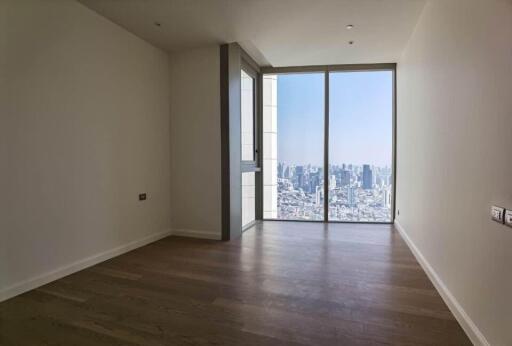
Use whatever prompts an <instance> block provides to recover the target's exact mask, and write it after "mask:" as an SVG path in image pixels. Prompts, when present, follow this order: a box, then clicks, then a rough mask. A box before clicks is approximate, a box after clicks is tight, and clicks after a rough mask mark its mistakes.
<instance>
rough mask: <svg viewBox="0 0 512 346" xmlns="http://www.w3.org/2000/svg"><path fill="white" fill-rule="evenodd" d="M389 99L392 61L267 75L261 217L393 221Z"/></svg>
mask: <svg viewBox="0 0 512 346" xmlns="http://www.w3.org/2000/svg"><path fill="white" fill-rule="evenodd" d="M326 79H328V80H326ZM326 88H327V89H326ZM326 93H327V94H326ZM393 100H394V68H392V67H391V68H383V69H371V68H370V69H368V70H367V69H360V70H351V71H348V70H346V69H344V68H341V69H339V70H336V69H330V68H325V69H324V70H320V71H319V72H308V73H306V72H292V73H291V72H289V71H285V72H280V71H279V69H276V73H268V74H264V75H263V100H262V101H263V112H262V113H263V114H262V115H263V121H262V125H263V128H262V138H263V218H264V219H278V220H309V221H342V222H391V221H392V218H393V191H394V189H393V165H394V163H393V136H394V133H393V125H394V121H393V119H394V108H393V107H394V106H393V104H394V101H393ZM325 125H327V126H325ZM325 167H326V168H327V169H328V171H327V172H325V171H324V168H325ZM325 196H327V197H326V198H324V197H325ZM326 211H327V212H326Z"/></svg>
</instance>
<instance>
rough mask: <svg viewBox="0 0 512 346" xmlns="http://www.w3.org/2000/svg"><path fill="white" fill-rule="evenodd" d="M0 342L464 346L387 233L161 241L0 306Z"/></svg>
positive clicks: (292, 228)
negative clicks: (221, 240)
mask: <svg viewBox="0 0 512 346" xmlns="http://www.w3.org/2000/svg"><path fill="white" fill-rule="evenodd" d="M0 345H23V346H25V345H66V346H68V345H144V346H151V345H244V346H245V345H273V346H275V345H470V341H469V340H468V338H467V337H466V335H465V334H464V332H463V331H462V329H461V327H460V326H459V324H458V323H457V322H456V321H455V319H454V317H453V316H452V314H451V313H450V311H449V310H448V308H447V307H446V305H445V304H444V303H443V301H442V300H441V297H440V296H439V294H438V293H437V292H436V290H435V289H434V287H433V286H432V284H431V283H430V281H429V280H428V278H427V276H426V275H425V273H424V272H423V271H422V269H421V267H420V266H419V265H418V263H417V262H416V260H415V259H414V256H413V255H412V253H411V252H410V251H409V249H408V248H407V246H406V244H405V243H404V241H403V240H402V239H401V238H400V236H399V234H398V233H397V232H396V231H394V230H393V228H392V226H388V225H349V224H329V225H327V224H322V223H295V222H270V221H268V222H265V223H263V224H260V225H256V226H255V227H253V228H252V229H250V230H248V231H246V232H245V233H244V235H243V237H242V239H240V240H236V241H231V242H217V241H209V240H197V239H196V240H195V239H187V238H180V237H169V238H166V239H163V240H160V241H158V242H155V243H153V244H150V245H147V246H145V247H142V248H140V249H137V250H135V251H132V252H130V253H127V254H125V255H122V256H119V257H117V258H114V259H112V260H109V261H106V262H104V263H101V264H99V265H96V266H94V267H91V268H89V269H86V270H83V271H81V272H78V273H76V274H73V275H70V276H68V277H65V278H63V279H60V280H58V281H56V282H53V283H51V284H48V285H46V286H43V287H41V288H38V289H36V290H33V291H31V292H28V293H25V294H23V295H21V296H18V297H16V298H13V299H10V300H8V301H5V302H3V303H0Z"/></svg>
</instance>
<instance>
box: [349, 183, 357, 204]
mask: <svg viewBox="0 0 512 346" xmlns="http://www.w3.org/2000/svg"><path fill="white" fill-rule="evenodd" d="M347 200H348V205H350V206H354V205H355V204H356V193H355V188H354V187H352V186H350V187H349V188H348V189H347Z"/></svg>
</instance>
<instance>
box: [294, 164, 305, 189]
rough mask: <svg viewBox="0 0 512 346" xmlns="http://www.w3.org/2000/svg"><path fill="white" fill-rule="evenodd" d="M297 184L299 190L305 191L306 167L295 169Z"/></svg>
mask: <svg viewBox="0 0 512 346" xmlns="http://www.w3.org/2000/svg"><path fill="white" fill-rule="evenodd" d="M295 179H296V180H295V183H296V185H297V188H298V189H304V167H303V166H297V167H295Z"/></svg>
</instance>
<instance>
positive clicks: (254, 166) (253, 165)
mask: <svg viewBox="0 0 512 346" xmlns="http://www.w3.org/2000/svg"><path fill="white" fill-rule="evenodd" d="M240 65H241V66H240V73H241V72H242V71H244V72H245V73H246V74H247V75H249V76H250V77H251V78H252V81H253V119H252V120H253V137H252V138H253V159H252V160H242V159H241V157H240V163H241V172H242V173H246V172H259V171H260V170H261V168H260V164H259V162H260V150H259V144H260V141H259V124H258V123H259V109H260V105H259V84H260V83H259V78H260V75H259V73H258V71H257V70H256V69H255V68H254V67H253V66H252V64H250V63H248V62H247V61H246V59H244V58H243V56H242V60H241V64H240ZM240 114H242V113H241V111H240ZM240 120H241V119H240ZM241 130H242V125H241V121H240V131H241ZM241 146H242V142H241V141H240V148H241Z"/></svg>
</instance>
